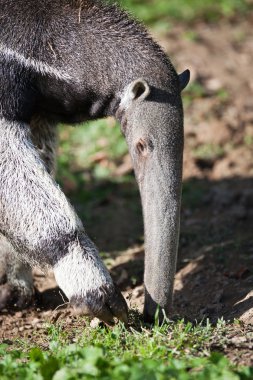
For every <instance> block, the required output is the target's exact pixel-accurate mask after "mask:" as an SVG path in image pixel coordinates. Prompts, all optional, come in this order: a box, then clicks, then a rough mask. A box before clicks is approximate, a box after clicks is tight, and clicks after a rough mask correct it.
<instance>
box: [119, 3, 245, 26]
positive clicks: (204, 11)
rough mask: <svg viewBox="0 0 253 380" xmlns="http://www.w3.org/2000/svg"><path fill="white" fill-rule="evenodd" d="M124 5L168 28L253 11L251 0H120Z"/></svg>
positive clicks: (152, 23)
mask: <svg viewBox="0 0 253 380" xmlns="http://www.w3.org/2000/svg"><path fill="white" fill-rule="evenodd" d="M120 3H121V4H122V6H123V7H124V8H126V9H129V10H130V11H131V12H132V13H133V14H134V15H135V16H136V17H138V18H139V19H141V20H143V21H144V22H145V23H146V24H149V25H152V26H153V27H154V26H155V27H158V28H160V29H161V28H163V27H166V25H167V27H168V23H170V22H173V21H184V22H193V21H196V20H202V21H203V20H204V21H208V22H217V21H218V20H220V18H224V17H226V18H231V17H234V16H238V14H241V15H244V14H246V13H247V12H248V11H249V10H252V3H251V2H250V1H247V0H206V1H202V0H170V1H168V0H159V1H157V0H120Z"/></svg>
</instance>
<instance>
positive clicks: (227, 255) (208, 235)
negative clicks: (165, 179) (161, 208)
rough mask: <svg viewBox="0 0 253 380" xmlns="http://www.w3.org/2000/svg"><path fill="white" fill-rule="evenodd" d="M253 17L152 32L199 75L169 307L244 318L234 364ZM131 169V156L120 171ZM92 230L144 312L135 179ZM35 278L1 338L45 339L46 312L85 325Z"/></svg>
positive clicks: (251, 222)
mask: <svg viewBox="0 0 253 380" xmlns="http://www.w3.org/2000/svg"><path fill="white" fill-rule="evenodd" d="M252 22H253V15H248V17H247V18H245V19H242V18H240V19H238V20H233V21H230V22H228V21H225V20H221V21H220V23H218V24H217V23H216V24H202V23H197V24H195V25H192V26H188V27H187V26H182V25H176V26H174V27H173V28H172V29H171V30H170V31H169V32H168V33H167V35H166V36H163V37H162V38H161V37H160V36H158V37H157V36H156V37H157V39H158V40H159V41H160V43H161V44H162V45H163V46H164V48H165V50H166V51H167V52H168V53H169V55H170V57H171V59H172V61H173V63H174V64H175V66H176V67H177V69H178V71H183V70H184V69H185V68H189V69H190V70H191V76H192V79H191V80H192V81H193V82H194V83H195V87H194V88H195V89H194V88H193V89H192V90H191V91H188V92H187V91H186V92H185V97H184V100H185V154H184V189H183V204H182V216H181V237H180V246H179V257H178V269H177V274H176V278H175V291H174V310H173V315H174V318H176V317H179V318H183V317H184V318H185V319H187V320H191V321H195V320H197V321H200V320H203V319H205V318H209V319H210V321H211V322H216V321H217V319H218V318H221V317H223V318H224V319H225V320H228V321H232V320H233V319H234V318H236V319H239V320H241V321H242V322H241V323H240V324H238V325H235V324H233V325H232V324H231V329H230V330H229V333H228V336H227V339H228V340H227V342H228V343H227V344H226V345H225V346H224V347H223V351H224V352H225V353H226V354H227V355H228V356H229V357H230V358H231V359H232V360H233V361H234V362H236V363H241V364H251V365H253V355H251V350H252V348H253V264H252V263H253V103H252V93H253V80H252V78H253V76H252V64H253V29H252ZM196 84H197V85H196ZM192 98H193V99H192ZM190 100H191V101H190ZM203 147H204V148H203ZM203 149H204V150H203ZM205 150H206V151H205ZM203 152H204V153H203ZM131 170H132V169H131V165H129V157H128V156H126V157H124V159H123V160H122V162H119V163H118V167H117V173H120V174H122V173H123V174H124V173H125V172H126V171H129V172H130V173H131ZM115 175H117V174H115ZM98 185H101V184H98ZM98 185H97V186H98ZM107 185H108V184H107V183H103V184H102V185H101V186H107ZM70 198H71V194H70ZM76 207H77V210H78V209H79V208H81V207H85V206H81V205H80V204H76ZM115 210H117V212H115ZM87 229H88V232H89V234H90V235H91V236H92V238H93V239H94V240H95V242H96V244H97V245H98V246H99V248H100V249H101V251H105V252H110V256H109V257H108V256H106V263H107V264H108V266H109V267H110V270H111V273H112V276H113V278H114V280H115V281H116V282H117V283H118V285H119V286H120V288H121V290H122V292H123V294H124V295H125V297H126V299H127V300H128V303H129V306H130V307H132V308H137V309H139V310H140V311H141V310H142V306H143V286H142V278H143V257H144V249H143V238H142V220H141V208H140V201H139V196H138V191H137V188H136V186H135V185H134V184H123V183H122V184H119V185H117V186H116V185H113V186H112V188H111V194H110V196H108V197H107V199H106V201H105V202H100V203H99V202H97V203H96V202H94V208H93V216H92V218H91V219H88V225H87ZM129 247H130V248H129ZM34 280H35V287H36V295H35V303H34V305H33V306H31V307H30V308H28V309H27V310H23V311H11V312H10V311H8V312H7V311H3V312H2V314H1V315H0V326H1V332H0V335H1V337H2V339H3V340H4V341H7V342H9V341H12V339H13V338H15V337H19V338H20V337H24V336H25V337H29V338H30V339H31V341H33V342H34V343H37V344H38V342H40V343H41V344H42V341H43V339H42V337H43V334H46V330H45V328H44V327H43V326H44V325H43V322H44V321H45V320H50V321H52V322H55V321H56V320H58V319H62V320H64V324H65V326H69V328H70V329H71V328H73V326H77V325H78V323H80V322H79V320H78V318H77V317H76V316H75V315H74V313H73V311H71V309H70V308H69V307H67V308H62V307H60V308H59V305H62V304H64V303H65V302H66V300H65V299H64V296H63V295H62V294H61V292H60V291H59V289H58V288H57V287H56V283H55V281H54V278H53V275H52V274H51V273H48V274H46V275H45V274H44V273H42V272H40V271H39V270H38V269H35V271H34ZM36 332H38V334H36Z"/></svg>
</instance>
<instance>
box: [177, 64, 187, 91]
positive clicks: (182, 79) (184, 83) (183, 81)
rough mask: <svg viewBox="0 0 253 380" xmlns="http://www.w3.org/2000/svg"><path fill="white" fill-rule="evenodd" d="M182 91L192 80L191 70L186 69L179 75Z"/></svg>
mask: <svg viewBox="0 0 253 380" xmlns="http://www.w3.org/2000/svg"><path fill="white" fill-rule="evenodd" d="M178 78H179V83H180V89H181V91H182V90H183V89H184V88H185V87H186V86H187V84H188V83H189V80H190V70H188V69H187V70H185V71H183V72H182V73H181V74H179V75H178Z"/></svg>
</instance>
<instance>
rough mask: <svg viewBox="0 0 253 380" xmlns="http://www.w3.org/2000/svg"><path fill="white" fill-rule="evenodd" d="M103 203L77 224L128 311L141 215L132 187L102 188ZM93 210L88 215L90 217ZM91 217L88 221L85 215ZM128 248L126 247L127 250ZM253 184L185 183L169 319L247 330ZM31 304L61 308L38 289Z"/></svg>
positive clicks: (252, 281)
mask: <svg viewBox="0 0 253 380" xmlns="http://www.w3.org/2000/svg"><path fill="white" fill-rule="evenodd" d="M103 186H104V187H105V188H107V189H110V192H108V193H107V194H106V195H105V196H104V197H103V199H100V200H96V199H94V200H93V199H91V200H90V201H89V202H88V203H87V204H86V205H84V204H83V205H81V203H80V189H79V190H78V193H79V203H78V204H76V199H77V196H76V194H70V198H71V199H72V201H73V202H74V204H75V206H76V207H77V209H79V211H80V210H84V209H85V206H86V207H87V210H88V213H87V214H86V218H85V217H84V216H85V215H84V213H83V214H82V217H84V223H86V225H88V226H89V228H88V233H89V234H90V236H92V237H93V238H94V237H95V241H96V244H97V245H98V247H99V249H100V251H102V252H106V253H103V257H104V259H105V262H106V263H107V265H108V266H109V267H110V270H111V273H112V276H113V278H114V280H115V281H116V283H118V285H119V287H120V288H121V290H122V291H123V293H124V295H125V296H126V298H128V300H129V303H130V305H131V306H133V307H135V306H137V307H138V308H139V309H140V310H141V309H142V304H143V290H142V279H143V258H144V251H143V245H142V239H143V238H142V236H143V233H142V216H141V208H140V200H139V194H138V190H137V187H136V185H135V183H134V182H131V183H128V184H115V183H103ZM92 210H93V214H92ZM91 214H92V216H91V217H90V218H89V215H91ZM128 247H130V248H128ZM252 263H253V179H252V178H229V179H224V180H220V181H210V180H208V179H196V178H195V179H194V178H192V179H189V180H187V181H185V183H184V189H183V202H182V217H181V236H180V246H179V258H178V270H177V274H176V279H175V292H174V314H175V315H177V316H179V317H185V318H187V319H190V320H195V319H197V320H201V319H205V318H209V319H210V320H211V321H213V322H215V321H216V320H217V319H218V318H221V317H224V318H225V319H227V320H231V319H234V318H241V319H242V320H244V321H245V322H248V323H253V264H252ZM43 281H44V279H42V282H40V284H42V285H41V286H40V289H41V290H40V295H39V298H38V302H37V305H38V306H40V307H41V308H45V309H50V308H52V309H55V307H57V306H58V305H61V304H63V303H64V299H63V296H62V295H60V294H59V290H56V289H50V288H48V287H47V289H43V286H44V285H43Z"/></svg>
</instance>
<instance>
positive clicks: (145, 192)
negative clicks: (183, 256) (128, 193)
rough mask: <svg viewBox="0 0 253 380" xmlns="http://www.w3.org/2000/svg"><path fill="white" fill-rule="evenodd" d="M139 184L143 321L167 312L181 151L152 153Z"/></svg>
mask: <svg viewBox="0 0 253 380" xmlns="http://www.w3.org/2000/svg"><path fill="white" fill-rule="evenodd" d="M144 170H145V173H144V175H143V179H142V183H141V185H140V192H141V198H142V206H143V216H144V228H145V271H144V284H145V305H144V318H145V319H146V320H148V321H150V320H153V319H154V316H155V313H156V310H157V308H158V307H159V309H160V316H161V317H162V316H163V315H164V313H165V315H166V316H168V315H169V314H170V312H171V304H172V293H173V282H174V276H175V270H176V261H177V249H178V236H179V224H180V204H181V183H182V149H173V147H172V149H170V150H169V152H168V151H166V152H163V149H162V148H161V151H158V152H156V153H155V154H154V155H153V157H152V159H150V161H149V162H148V163H146V165H145V169H144Z"/></svg>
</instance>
